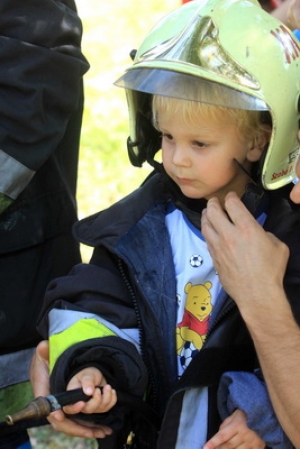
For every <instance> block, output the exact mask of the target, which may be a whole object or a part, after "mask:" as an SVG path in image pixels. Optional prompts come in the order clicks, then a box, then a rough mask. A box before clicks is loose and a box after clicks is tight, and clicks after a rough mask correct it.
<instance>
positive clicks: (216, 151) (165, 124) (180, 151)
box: [158, 111, 260, 203]
mask: <svg viewBox="0 0 300 449" xmlns="http://www.w3.org/2000/svg"><path fill="white" fill-rule="evenodd" d="M158 122H159V123H158V127H159V130H160V131H161V132H162V160H163V165H164V168H165V170H166V172H167V174H168V175H169V176H170V177H171V178H172V179H173V181H174V182H175V183H176V184H177V185H178V186H179V187H180V189H181V191H182V193H183V194H184V195H185V196H187V197H189V198H206V199H209V198H211V197H213V196H216V197H218V198H219V200H220V201H221V203H223V200H224V197H225V195H226V194H227V193H228V192H229V191H235V192H237V194H238V195H239V196H242V195H243V193H244V191H245V186H246V184H247V183H249V178H248V176H247V175H246V174H245V173H244V172H243V170H241V169H240V168H238V166H237V164H236V162H235V159H236V160H237V161H238V162H240V163H241V164H242V165H243V166H244V167H245V169H246V170H248V171H249V170H250V167H251V163H250V162H249V160H248V159H250V160H252V162H253V161H254V160H255V157H254V159H253V157H252V159H251V157H250V158H249V154H250V153H251V151H252V148H253V142H249V140H248V141H246V140H245V139H243V138H241V137H240V136H239V135H238V133H237V127H236V125H235V124H233V123H230V124H224V123H220V124H218V125H216V124H209V123H207V122H205V121H203V120H202V119H201V117H199V121H198V123H199V125H197V127H196V126H193V125H191V126H189V125H186V124H184V123H183V122H182V119H181V117H180V116H179V114H178V113H177V114H176V113H175V114H173V115H172V116H171V117H167V118H166V117H163V115H162V116H160V114H159V111H158ZM259 157H260V153H259V154H258V156H257V159H259Z"/></svg>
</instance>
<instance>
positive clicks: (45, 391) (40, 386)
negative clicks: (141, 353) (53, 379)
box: [30, 341, 112, 438]
mask: <svg viewBox="0 0 300 449" xmlns="http://www.w3.org/2000/svg"><path fill="white" fill-rule="evenodd" d="M30 381H31V384H32V389H33V392H34V395H35V397H38V396H47V395H49V394H50V382H49V344H48V342H47V341H42V342H41V343H39V345H38V346H37V348H36V352H35V355H34V356H33V359H32V362H31V366H30ZM71 387H72V385H71ZM108 387H109V386H108ZM73 388H77V387H76V386H75V387H73ZM106 388H107V387H106ZM69 389H71V388H69ZM86 394H88V393H87V392H86ZM96 394H97V393H96ZM84 407H86V403H85V402H83V401H81V402H77V403H76V404H74V405H72V406H68V412H71V413H73V414H76V413H79V412H81V411H82V410H83V409H84ZM47 420H48V421H49V423H50V424H51V425H52V427H53V428H54V429H55V430H57V431H59V432H63V433H65V434H66V435H69V436H74V437H80V438H105V437H106V436H107V435H111V433H112V430H111V429H110V428H109V427H107V426H99V425H97V426H94V425H93V424H90V423H87V422H79V421H74V420H71V419H68V418H67V417H66V415H65V413H64V412H63V411H62V410H57V411H55V412H53V413H51V414H50V415H49V416H48V417H47Z"/></svg>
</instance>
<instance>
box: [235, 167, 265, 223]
mask: <svg viewBox="0 0 300 449" xmlns="http://www.w3.org/2000/svg"><path fill="white" fill-rule="evenodd" d="M233 160H234V162H235V164H236V165H237V167H238V168H239V169H240V170H241V171H242V172H243V173H245V174H246V175H247V176H248V178H249V179H250V181H251V182H250V183H249V184H247V185H246V188H245V193H244V195H243V197H242V202H243V203H244V205H245V206H246V207H247V209H248V210H249V212H251V214H252V215H253V216H254V217H255V218H256V217H258V216H259V215H260V214H261V213H262V212H263V211H264V210H265V207H266V200H267V195H266V191H265V190H264V188H263V187H262V185H260V184H258V183H257V182H256V181H254V179H253V178H252V176H251V175H250V173H248V171H247V170H246V169H245V167H244V166H243V165H242V164H241V163H240V162H239V161H238V160H237V159H235V158H234V159H233Z"/></svg>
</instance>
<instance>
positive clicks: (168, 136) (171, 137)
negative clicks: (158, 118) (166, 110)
mask: <svg viewBox="0 0 300 449" xmlns="http://www.w3.org/2000/svg"><path fill="white" fill-rule="evenodd" d="M161 135H162V138H163V139H167V140H173V136H172V135H171V134H167V133H161Z"/></svg>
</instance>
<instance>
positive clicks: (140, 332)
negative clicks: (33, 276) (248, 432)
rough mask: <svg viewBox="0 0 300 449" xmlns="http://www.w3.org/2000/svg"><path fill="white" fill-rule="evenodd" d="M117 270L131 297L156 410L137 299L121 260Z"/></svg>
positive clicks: (154, 389)
mask: <svg viewBox="0 0 300 449" xmlns="http://www.w3.org/2000/svg"><path fill="white" fill-rule="evenodd" d="M118 268H119V271H120V274H121V277H122V279H123V281H124V284H125V286H126V287H127V290H128V292H129V294H130V296H131V299H132V304H133V307H134V311H135V314H136V321H137V326H138V331H139V345H140V351H141V356H142V359H143V361H144V363H145V365H146V368H147V371H148V376H149V381H150V385H151V396H152V400H153V407H154V408H156V406H157V393H156V388H155V381H154V378H153V375H152V370H151V366H150V363H149V361H148V357H147V355H146V353H145V351H144V347H145V344H144V343H145V341H144V340H145V339H144V333H143V328H142V319H141V314H140V310H139V307H138V301H137V297H136V294H135V292H134V290H133V288H132V285H131V283H130V281H129V279H128V277H127V275H126V272H125V270H124V264H123V261H122V259H120V258H118Z"/></svg>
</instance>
